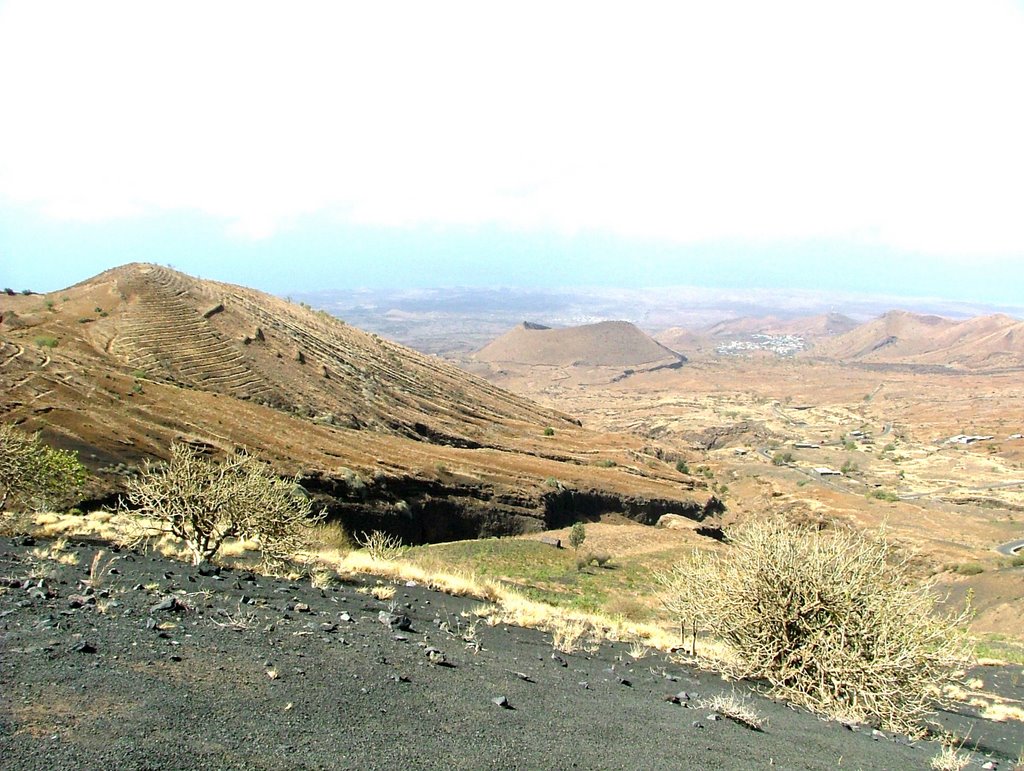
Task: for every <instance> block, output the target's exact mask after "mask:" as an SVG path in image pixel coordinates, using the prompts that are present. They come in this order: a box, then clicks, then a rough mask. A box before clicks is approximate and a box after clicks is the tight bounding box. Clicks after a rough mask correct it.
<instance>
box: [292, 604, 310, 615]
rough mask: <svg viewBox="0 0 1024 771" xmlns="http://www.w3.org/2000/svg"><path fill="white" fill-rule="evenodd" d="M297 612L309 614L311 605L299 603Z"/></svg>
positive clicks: (296, 605) (296, 606)
mask: <svg viewBox="0 0 1024 771" xmlns="http://www.w3.org/2000/svg"><path fill="white" fill-rule="evenodd" d="M295 612H296V613H309V605H307V604H306V603H304V602H297V603H295Z"/></svg>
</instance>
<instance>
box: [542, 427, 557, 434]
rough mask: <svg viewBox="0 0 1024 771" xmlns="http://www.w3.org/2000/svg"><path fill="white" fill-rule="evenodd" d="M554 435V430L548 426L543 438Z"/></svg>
mask: <svg viewBox="0 0 1024 771" xmlns="http://www.w3.org/2000/svg"><path fill="white" fill-rule="evenodd" d="M554 435H555V429H553V428H552V427H551V426H548V427H547V428H545V429H544V436H554Z"/></svg>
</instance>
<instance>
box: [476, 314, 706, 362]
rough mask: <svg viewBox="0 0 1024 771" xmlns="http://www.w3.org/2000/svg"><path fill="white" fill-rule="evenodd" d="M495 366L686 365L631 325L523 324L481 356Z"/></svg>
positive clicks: (608, 323)
mask: <svg viewBox="0 0 1024 771" xmlns="http://www.w3.org/2000/svg"><path fill="white" fill-rule="evenodd" d="M474 358H475V359H476V360H478V361H483V362H488V363H492V364H506V363H507V364H527V365H546V366H552V367H566V366H584V367H622V368H643V369H655V368H658V367H664V366H672V365H677V364H679V363H681V362H683V361H685V360H686V357H684V356H681V355H680V354H678V353H676V352H675V351H673V350H670V349H668V348H666V347H665V346H664V345H661V344H660V343H658V342H656V341H655V340H653V339H652V338H650V337H648V336H647V335H646V334H644V333H643V332H641V331H640V330H639V329H637V327H636V326H634V325H633V324H630V323H629V322H628V321H602V322H600V323H598V324H585V325H583V326H578V327H566V328H562V329H552V328H550V327H545V326H542V325H540V324H530V323H523V324H520V325H519V326H517V327H515V328H514V329H512V330H511V331H509V332H507V333H505V334H504V335H502V336H501V337H499V338H498V339H497V340H495V341H494V342H492V343H490V344H489V345H487V346H485V347H484V348H482V349H481V350H480V351H478V352H477V353H476V354H475V356H474Z"/></svg>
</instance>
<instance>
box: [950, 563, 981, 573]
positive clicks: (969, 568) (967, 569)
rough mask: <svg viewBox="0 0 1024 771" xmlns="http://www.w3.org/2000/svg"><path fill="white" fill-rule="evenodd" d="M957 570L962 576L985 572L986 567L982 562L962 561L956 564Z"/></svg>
mask: <svg viewBox="0 0 1024 771" xmlns="http://www.w3.org/2000/svg"><path fill="white" fill-rule="evenodd" d="M956 572H957V573H959V574H960V575H962V576H976V575H978V574H979V573H984V572H985V568H984V567H982V565H981V563H980V562H961V563H960V564H959V565H957V566H956Z"/></svg>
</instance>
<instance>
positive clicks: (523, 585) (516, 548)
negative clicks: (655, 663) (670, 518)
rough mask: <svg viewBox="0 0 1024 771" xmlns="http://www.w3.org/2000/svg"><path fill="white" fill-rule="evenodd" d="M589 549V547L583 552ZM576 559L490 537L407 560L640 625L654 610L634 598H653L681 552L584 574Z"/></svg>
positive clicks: (428, 549)
mask: <svg viewBox="0 0 1024 771" xmlns="http://www.w3.org/2000/svg"><path fill="white" fill-rule="evenodd" d="M585 548H586V544H584V546H583V549H581V551H583V550H585ZM578 556H579V555H578V554H577V553H576V552H575V551H574V550H573V549H569V548H563V549H556V548H554V547H552V546H549V545H547V544H544V543H540V542H539V541H532V540H527V539H521V538H487V539H482V540H479V541H456V542H452V543H440V544H430V545H426V546H416V547H413V548H410V549H408V550H407V551H406V552H405V554H404V555H403V559H405V560H407V561H409V562H412V563H414V564H418V565H421V566H423V567H425V568H428V569H435V570H444V571H447V572H455V573H459V572H462V573H470V574H473V575H475V576H477V577H479V578H482V579H490V580H496V581H501V582H502V583H505V584H507V585H509V586H511V587H513V588H515V589H516V590H518V591H519V592H521V593H522V594H524V595H526V596H527V597H529V598H530V599H534V600H538V601H541V602H546V603H548V604H550V605H555V606H558V607H563V608H572V609H575V610H581V611H585V612H588V613H596V612H604V613H608V614H611V615H623V616H625V617H628V618H630V619H631V620H637V621H640V620H647V618H649V617H650V616H651V608H650V607H649V606H648V605H646V604H645V603H642V602H638V601H637V599H636V598H638V597H648V596H649V595H650V591H651V587H652V586H653V584H654V581H653V572H654V571H655V570H658V569H664V568H666V567H668V565H670V564H672V563H673V562H674V561H675V559H677V558H678V556H679V553H678V551H677V550H671V549H670V550H668V551H666V552H665V553H664V554H661V553H657V554H653V555H652V554H644V555H642V557H640V558H638V559H637V560H636V561H632V560H628V559H627V560H620V559H619V558H618V557H617V556H616V555H614V554H613V555H610V556H611V558H610V560H608V561H606V562H605V564H604V565H603V566H600V565H597V564H590V565H589V566H587V567H585V568H583V569H579V568H577V565H576V560H577V557H578ZM601 556H602V557H603V556H604V555H601ZM595 563H596V560H595Z"/></svg>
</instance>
